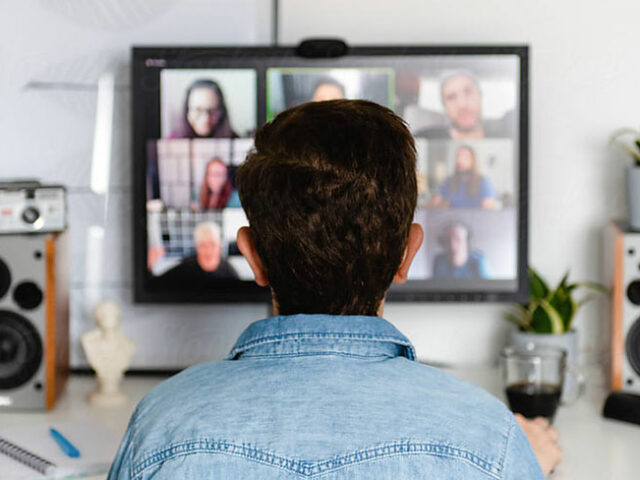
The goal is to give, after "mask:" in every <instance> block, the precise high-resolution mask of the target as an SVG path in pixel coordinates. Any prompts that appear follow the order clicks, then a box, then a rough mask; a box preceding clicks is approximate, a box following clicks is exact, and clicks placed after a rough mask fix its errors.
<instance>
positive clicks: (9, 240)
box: [0, 232, 69, 411]
mask: <svg viewBox="0 0 640 480" xmlns="http://www.w3.org/2000/svg"><path fill="white" fill-rule="evenodd" d="M68 272H69V258H68V245H67V233H66V232H58V233H42V234H3V235H0V411H3V410H8V409H20V410H22V409H25V410H28V409H50V408H52V407H53V405H54V404H55V401H56V399H57V397H58V395H59V394H60V392H61V390H62V387H63V386H64V383H65V381H66V379H67V376H68V372H69V288H68V287H69V275H68Z"/></svg>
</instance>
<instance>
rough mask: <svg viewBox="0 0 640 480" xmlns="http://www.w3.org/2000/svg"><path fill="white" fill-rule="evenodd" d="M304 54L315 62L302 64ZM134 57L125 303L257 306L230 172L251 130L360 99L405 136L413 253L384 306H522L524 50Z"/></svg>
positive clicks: (147, 51)
mask: <svg viewBox="0 0 640 480" xmlns="http://www.w3.org/2000/svg"><path fill="white" fill-rule="evenodd" d="M315 53H316V54H317V51H316V52H315ZM334 54H335V52H331V51H330V52H328V53H327V54H326V55H324V54H322V53H321V54H320V55H319V56H313V55H312V56H311V57H309V56H307V53H304V54H302V55H301V50H300V49H296V48H295V47H264V48H263V47H238V48H232V47H225V48H211V47H202V48H201V47H198V48H183V47H143V48H133V51H132V55H133V64H132V67H133V140H134V141H133V163H134V168H133V172H134V228H133V233H134V245H135V254H134V263H135V266H134V273H135V299H136V301H138V302H254V301H266V300H268V299H269V298H270V296H269V292H268V290H267V289H266V288H261V287H258V286H257V285H256V284H255V283H254V282H253V275H252V273H251V270H250V269H249V267H248V264H247V263H246V261H245V260H244V258H243V257H242V256H241V255H240V252H239V251H238V247H237V244H236V241H235V238H236V232H237V230H238V228H239V227H240V226H242V225H246V224H247V220H246V217H245V215H244V212H243V210H242V208H241V205H240V201H239V198H238V194H237V191H236V188H235V184H234V179H235V172H236V170H237V168H238V166H239V165H240V164H242V162H243V161H244V159H245V156H246V154H247V152H248V151H249V150H250V149H251V148H252V143H253V140H252V137H253V135H254V133H255V131H256V129H257V128H258V127H259V126H260V125H262V124H263V123H265V122H268V121H269V120H271V119H273V118H274V117H275V116H276V115H278V113H279V112H281V111H283V110H285V109H287V108H289V107H292V106H294V105H298V104H301V103H305V102H309V101H322V100H327V99H332V98H349V99H356V98H358V99H367V100H371V101H374V102H377V103H380V104H382V105H385V106H387V107H389V108H391V109H392V110H394V111H395V112H396V113H397V114H399V115H400V116H402V117H403V118H404V120H405V121H406V122H407V124H408V126H409V128H410V130H411V132H412V133H413V135H414V138H415V143H416V150H417V158H418V161H417V165H416V175H417V178H418V190H419V191H418V205H417V209H416V212H415V221H416V222H419V223H420V224H421V225H422V228H423V230H424V233H425V235H424V241H423V245H422V247H421V249H420V251H419V252H418V254H417V256H416V258H415V260H414V262H413V265H412V267H411V270H410V271H409V281H408V282H407V283H406V284H404V285H393V286H392V287H391V290H390V292H389V296H388V299H389V300H392V301H394V300H396V301H397V300H401V301H523V300H525V299H526V297H527V295H528V282H527V153H528V127H527V119H528V49H527V47H526V46H412V47H397V46H388V47H385V46H383V47H380V46H375V47H357V48H349V49H348V50H347V51H346V53H345V54H344V55H338V56H332V55H334Z"/></svg>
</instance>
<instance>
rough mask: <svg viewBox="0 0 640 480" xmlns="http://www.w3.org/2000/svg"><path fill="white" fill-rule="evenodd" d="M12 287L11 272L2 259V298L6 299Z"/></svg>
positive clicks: (0, 283)
mask: <svg viewBox="0 0 640 480" xmlns="http://www.w3.org/2000/svg"><path fill="white" fill-rule="evenodd" d="M10 286H11V272H10V271H9V267H7V264H6V263H4V262H3V261H2V259H1V258H0V298H2V297H4V296H5V294H6V293H7V292H8V291H9V287H10Z"/></svg>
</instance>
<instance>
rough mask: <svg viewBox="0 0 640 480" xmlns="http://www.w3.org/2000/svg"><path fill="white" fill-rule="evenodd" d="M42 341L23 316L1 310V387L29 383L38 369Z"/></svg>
mask: <svg viewBox="0 0 640 480" xmlns="http://www.w3.org/2000/svg"><path fill="white" fill-rule="evenodd" d="M41 362H42V340H41V339H40V335H39V334H38V331H37V330H36V329H35V327H34V326H33V325H32V324H31V322H29V320H27V319H26V318H25V317H23V316H22V315H19V314H17V313H15V312H11V311H8V310H0V390H8V389H11V388H17V387H19V386H21V385H23V384H25V383H26V382H28V381H29V380H30V379H31V378H32V377H33V375H34V374H35V373H36V372H37V371H38V368H40V363H41Z"/></svg>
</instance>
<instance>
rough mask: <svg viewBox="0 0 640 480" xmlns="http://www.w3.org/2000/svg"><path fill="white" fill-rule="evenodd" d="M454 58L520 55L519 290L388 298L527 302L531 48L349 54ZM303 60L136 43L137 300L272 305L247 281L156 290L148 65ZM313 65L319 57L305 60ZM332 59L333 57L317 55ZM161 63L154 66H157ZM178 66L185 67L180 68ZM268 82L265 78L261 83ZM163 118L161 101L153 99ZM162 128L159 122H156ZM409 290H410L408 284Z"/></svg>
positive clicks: (261, 94)
mask: <svg viewBox="0 0 640 480" xmlns="http://www.w3.org/2000/svg"><path fill="white" fill-rule="evenodd" d="M413 55H416V56H417V55H430V56H447V55H449V56H451V55H469V56H473V55H516V56H518V57H519V60H520V98H519V100H520V105H519V111H520V118H519V120H520V125H519V140H520V144H519V147H520V152H519V153H520V158H519V160H520V161H519V186H520V188H519V197H518V231H517V233H518V235H517V238H518V242H517V262H518V268H517V271H518V278H517V288H516V290H511V291H499V290H497V291H493V290H477V291H468V290H466V291H434V290H430V291H418V290H416V291H408V290H394V289H393V288H391V289H390V290H389V292H388V294H387V300H388V301H403V302H518V303H523V302H526V301H527V299H528V296H529V280H528V238H529V237H528V220H529V214H528V210H529V208H528V198H529V186H528V168H529V47H528V46H526V45H438V46H434V45H429V46H362V47H350V48H349V50H348V54H347V55H346V56H347V57H348V56H413ZM214 57H215V58H219V59H224V58H229V59H231V58H238V57H244V58H260V57H283V58H287V57H289V58H292V57H297V58H301V57H298V55H297V51H296V47H294V46H290V47H245V46H227V47H207V46H190V47H186V46H185V47H182V46H180V47H177V46H153V47H151V46H140V47H132V57H131V59H132V65H131V78H132V95H131V102H132V123H133V142H132V164H133V182H132V183H133V207H134V208H133V236H134V238H133V245H134V257H133V260H134V265H133V270H134V302H135V303H254V302H261V303H262V302H265V303H267V302H270V301H271V295H270V291H269V289H268V288H265V287H259V286H258V285H256V284H255V283H252V282H246V281H237V282H233V283H232V282H225V283H224V284H221V288H219V289H216V290H215V291H196V292H188V291H180V290H171V291H167V290H158V289H157V285H158V284H157V283H156V285H155V287H156V288H154V285H153V283H154V279H153V277H152V276H151V275H150V273H149V272H148V269H147V212H146V174H147V172H146V141H147V139H148V138H151V137H150V136H148V135H147V134H146V128H148V122H149V115H148V114H147V112H146V111H145V106H146V105H145V102H146V101H147V100H148V99H149V96H150V95H152V94H153V91H154V85H147V84H145V80H147V77H146V76H145V71H146V70H145V69H147V68H149V66H151V67H158V68H159V69H162V68H167V67H169V68H189V67H191V68H212V66H211V64H210V62H211V58H214ZM301 60H304V61H308V62H309V63H310V66H312V62H313V61H314V59H313V58H301ZM319 60H323V61H326V60H327V58H326V57H323V58H319ZM154 62H156V64H154ZM178 64H180V65H179V66H178ZM261 82H264V79H260V78H259V83H258V84H259V85H263V83H261ZM256 101H257V112H258V119H264V118H266V101H265V89H264V88H258V94H257V98H256ZM155 106H156V108H157V109H158V112H156V113H157V115H155V117H154V118H157V122H158V123H159V122H160V115H159V106H160V101H159V98H156V100H155ZM154 127H155V130H156V131H159V126H158V125H155V126H154ZM404 288H406V287H404Z"/></svg>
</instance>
